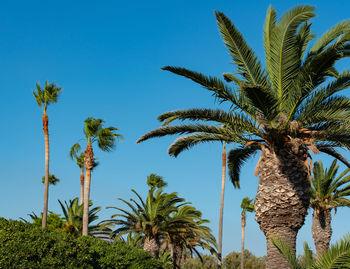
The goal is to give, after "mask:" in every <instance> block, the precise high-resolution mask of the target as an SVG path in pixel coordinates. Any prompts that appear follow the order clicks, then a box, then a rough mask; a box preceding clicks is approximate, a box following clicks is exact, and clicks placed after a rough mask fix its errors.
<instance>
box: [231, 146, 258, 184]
mask: <svg viewBox="0 0 350 269" xmlns="http://www.w3.org/2000/svg"><path fill="white" fill-rule="evenodd" d="M257 150H259V147H258V146H253V145H252V146H249V147H245V148H244V147H242V148H236V149H231V150H230V151H229V153H228V156H227V166H228V169H229V175H230V178H231V181H232V183H233V186H234V187H236V188H239V187H240V185H239V176H240V170H241V167H242V165H243V164H244V163H245V162H246V161H247V159H249V158H250V157H251V156H252V155H253V154H254V153H256V151H257Z"/></svg>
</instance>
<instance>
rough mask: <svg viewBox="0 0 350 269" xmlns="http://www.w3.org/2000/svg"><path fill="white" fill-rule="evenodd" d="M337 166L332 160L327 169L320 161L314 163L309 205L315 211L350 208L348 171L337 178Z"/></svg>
mask: <svg viewBox="0 0 350 269" xmlns="http://www.w3.org/2000/svg"><path fill="white" fill-rule="evenodd" d="M338 170H339V165H338V164H337V160H334V161H333V162H332V164H331V166H330V167H329V169H324V168H323V163H322V162H321V161H319V162H316V163H315V166H314V169H313V178H312V181H311V188H310V193H311V204H310V206H311V207H312V208H314V209H315V210H328V209H333V208H335V209H336V208H337V207H340V206H350V200H349V199H348V198H346V197H348V196H349V195H350V184H349V182H350V175H349V171H350V169H346V170H344V171H343V172H342V173H340V174H339V175H338V176H337V172H338Z"/></svg>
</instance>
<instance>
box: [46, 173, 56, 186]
mask: <svg viewBox="0 0 350 269" xmlns="http://www.w3.org/2000/svg"><path fill="white" fill-rule="evenodd" d="M42 182H43V184H45V176H43V178H42ZM58 182H60V179H59V178H57V177H56V176H55V175H54V174H50V175H49V185H53V186H55V185H56V184H57V183H58Z"/></svg>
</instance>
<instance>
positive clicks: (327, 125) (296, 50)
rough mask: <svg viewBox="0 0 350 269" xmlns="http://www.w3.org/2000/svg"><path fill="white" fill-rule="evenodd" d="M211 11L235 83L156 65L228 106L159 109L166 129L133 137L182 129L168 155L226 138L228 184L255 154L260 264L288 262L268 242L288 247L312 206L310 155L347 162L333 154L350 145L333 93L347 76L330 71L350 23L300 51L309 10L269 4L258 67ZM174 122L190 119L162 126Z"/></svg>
mask: <svg viewBox="0 0 350 269" xmlns="http://www.w3.org/2000/svg"><path fill="white" fill-rule="evenodd" d="M215 14H216V19H217V22H218V25H219V29H220V32H221V35H222V38H223V40H224V42H225V44H226V47H227V48H228V50H229V53H230V55H231V56H232V59H233V63H234V64H235V65H236V71H235V73H234V74H231V73H226V74H224V78H225V79H226V81H228V82H232V83H233V86H230V85H228V84H226V83H224V81H222V80H221V79H219V78H217V77H212V76H205V75H203V74H201V73H198V72H194V71H191V70H188V69H185V68H179V67H172V66H166V67H164V68H163V69H164V70H167V71H170V72H173V73H175V74H178V75H180V76H183V77H186V78H189V79H191V80H193V81H194V82H196V83H198V84H200V85H201V86H204V88H206V89H207V90H209V91H211V92H212V94H213V95H214V97H215V98H216V100H218V101H219V102H220V103H222V102H227V103H229V104H230V105H231V109H230V110H229V111H224V110H221V109H187V110H177V111H171V112H166V113H164V114H162V115H160V116H159V117H158V119H159V120H160V121H161V122H163V123H164V124H163V125H165V126H162V127H160V128H157V129H155V130H153V131H150V132H148V133H147V134H145V135H143V136H142V137H141V138H140V139H139V140H138V141H137V142H141V141H145V140H147V139H150V138H154V137H161V136H166V135H174V134H187V135H185V136H182V137H180V138H178V139H177V140H176V141H175V142H174V143H173V144H172V145H171V146H170V147H169V154H170V155H172V156H175V157H176V156H178V154H179V153H181V152H182V151H184V150H186V149H189V148H191V147H192V146H194V145H196V144H200V143H204V142H212V141H222V142H223V141H225V142H228V143H232V145H233V146H234V148H233V149H232V150H230V152H229V153H228V168H229V174H230V176H231V179H232V182H233V184H234V186H236V187H239V174H240V168H241V166H242V165H243V164H244V162H245V161H246V160H247V159H249V158H250V157H251V156H253V155H254V154H255V153H257V152H258V151H260V152H261V155H260V160H259V162H258V164H257V169H256V171H257V174H259V176H260V180H259V187H258V193H257V196H256V199H255V212H256V213H255V219H256V221H257V222H258V223H259V225H260V229H261V230H262V231H263V232H264V234H265V236H266V238H267V268H270V269H272V268H287V267H288V263H287V261H286V260H285V259H284V258H283V256H282V255H281V254H280V253H279V251H278V250H277V248H276V247H275V246H274V245H273V244H272V242H271V240H269V238H270V236H271V235H276V236H282V237H283V238H284V239H285V240H286V242H287V243H288V244H289V245H290V246H291V247H292V248H293V249H295V241H296V235H297V232H298V230H299V229H300V227H301V226H302V225H303V224H304V220H305V216H306V214H307V209H308V207H309V202H310V193H309V185H310V183H309V180H310V167H309V164H308V159H309V154H310V153H309V152H310V151H311V152H313V153H318V152H324V153H326V154H329V155H331V156H333V157H335V158H337V159H339V160H341V161H342V162H344V163H346V164H347V165H348V166H350V164H349V163H347V162H346V160H345V159H344V157H343V156H342V155H341V154H340V153H338V152H337V151H336V148H337V147H345V148H349V147H350V125H349V120H350V111H349V108H350V100H349V99H348V98H347V97H345V96H342V95H341V94H340V93H339V92H340V91H341V90H344V89H346V88H348V87H349V86H350V72H349V71H344V72H338V71H337V69H336V68H335V64H336V63H337V62H338V61H339V60H340V59H342V58H344V57H347V56H349V55H350V21H344V22H341V23H339V24H337V25H336V26H334V27H332V28H331V29H330V30H328V31H327V32H326V33H325V34H323V35H322V36H321V37H320V38H319V39H318V40H316V42H314V43H313V45H312V46H311V48H310V49H308V45H309V42H310V40H312V39H313V38H314V37H315V36H314V35H313V34H312V33H311V23H310V22H309V20H310V19H311V18H313V17H314V16H315V14H314V8H313V7H311V6H297V7H294V8H292V9H290V10H289V11H288V12H286V13H285V14H284V15H283V16H282V17H281V18H280V19H279V20H277V14H276V11H275V9H273V8H271V7H270V8H269V9H268V11H267V15H266V22H265V27H264V47H265V56H266V57H265V61H266V62H265V66H266V68H264V66H263V65H262V64H261V62H260V61H259V60H258V58H257V56H256V55H255V53H254V51H253V50H252V49H251V48H250V47H249V46H248V45H247V43H246V41H245V40H244V38H243V36H242V34H241V33H240V32H239V31H238V29H237V28H236V27H235V26H234V25H233V24H232V23H231V21H230V20H229V19H228V18H227V17H226V16H225V15H224V14H223V13H221V12H216V13H215ZM174 120H186V121H187V120H190V121H191V120H192V121H194V123H192V124H190V123H187V122H186V123H185V124H179V125H175V126H169V125H168V124H169V123H171V122H172V121H174ZM198 121H200V122H198ZM205 122H217V123H218V124H220V125H210V124H205ZM223 125H224V126H225V127H223Z"/></svg>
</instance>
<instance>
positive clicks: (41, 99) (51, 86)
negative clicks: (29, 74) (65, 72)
mask: <svg viewBox="0 0 350 269" xmlns="http://www.w3.org/2000/svg"><path fill="white" fill-rule="evenodd" d="M61 90H62V88H60V87H58V86H57V85H56V84H55V83H54V82H52V83H48V82H47V81H46V82H45V87H44V89H43V88H41V86H40V84H39V83H36V92H35V91H33V95H34V98H35V100H36V102H37V104H38V106H40V107H41V109H42V110H43V111H46V110H47V107H48V105H50V104H51V103H57V100H58V96H59V95H60V93H61Z"/></svg>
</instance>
